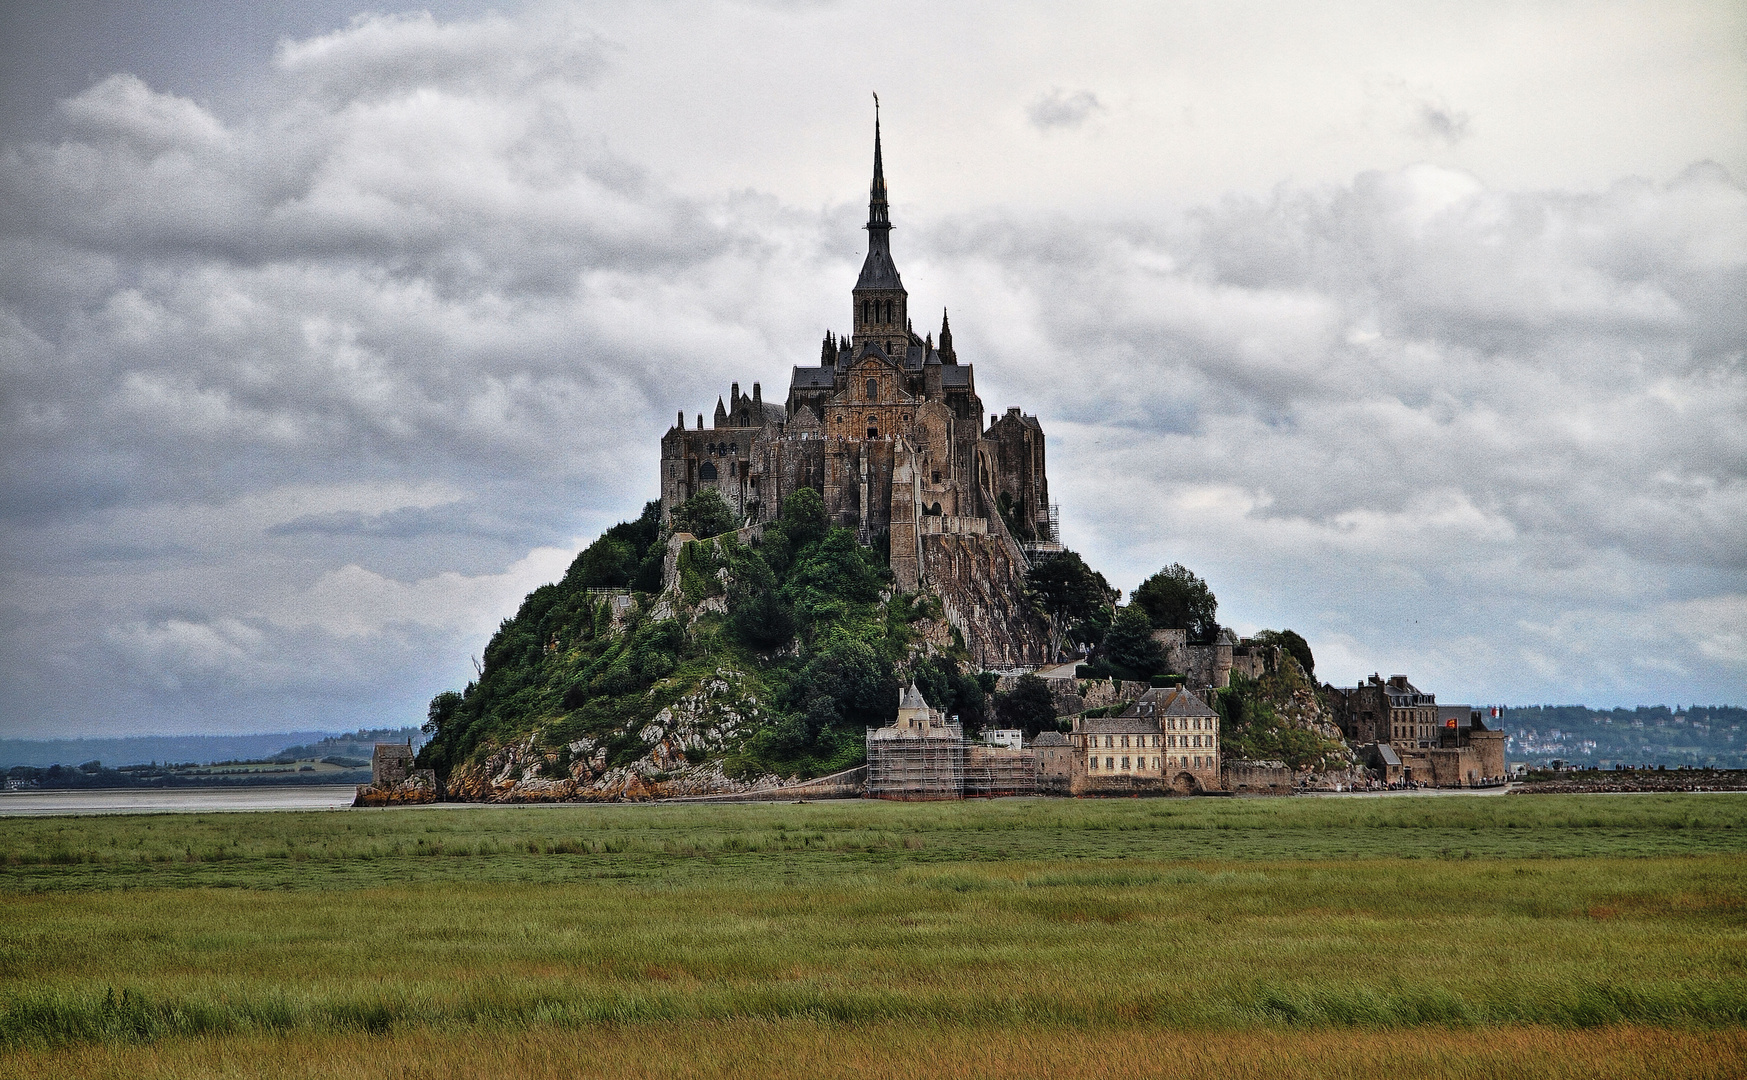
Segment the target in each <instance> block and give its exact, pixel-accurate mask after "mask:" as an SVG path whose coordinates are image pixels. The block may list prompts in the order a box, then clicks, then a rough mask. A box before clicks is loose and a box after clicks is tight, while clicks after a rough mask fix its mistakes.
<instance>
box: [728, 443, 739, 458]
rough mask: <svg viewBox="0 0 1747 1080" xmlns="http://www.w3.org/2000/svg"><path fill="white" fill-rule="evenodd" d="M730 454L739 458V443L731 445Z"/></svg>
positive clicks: (729, 445)
mask: <svg viewBox="0 0 1747 1080" xmlns="http://www.w3.org/2000/svg"><path fill="white" fill-rule="evenodd" d="M728 452H729V453H730V454H733V455H735V456H736V457H738V456H739V455H740V444H739V443H737V442H732V443H729V444H728Z"/></svg>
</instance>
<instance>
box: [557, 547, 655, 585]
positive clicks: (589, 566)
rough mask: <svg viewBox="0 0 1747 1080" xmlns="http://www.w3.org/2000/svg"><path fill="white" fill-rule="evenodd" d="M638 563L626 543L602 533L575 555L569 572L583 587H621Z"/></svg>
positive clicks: (633, 573)
mask: <svg viewBox="0 0 1747 1080" xmlns="http://www.w3.org/2000/svg"><path fill="white" fill-rule="evenodd" d="M640 562H641V559H640V558H639V555H638V552H637V551H635V550H634V549H633V548H632V547H631V545H630V544H628V543H626V542H625V541H623V540H615V539H614V538H613V537H612V536H610V535H604V534H603V535H602V536H601V537H600V538H599V539H597V540H596V541H595V542H594V543H592V544H590V545H589V546H588V547H586V548H584V549H583V550H582V554H580V555H578V556H577V557H576V562H574V563H572V564H571V573H572V574H575V575H576V584H578V585H580V586H582V587H583V588H585V589H603V588H623V587H625V586H627V585H630V584H631V582H632V580H633V579H634V578H636V576H637V569H638V566H639V564H640Z"/></svg>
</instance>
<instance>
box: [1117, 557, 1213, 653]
mask: <svg viewBox="0 0 1747 1080" xmlns="http://www.w3.org/2000/svg"><path fill="white" fill-rule="evenodd" d="M1129 600H1130V602H1131V604H1134V605H1138V606H1139V607H1140V608H1141V609H1142V610H1143V611H1145V612H1146V614H1147V618H1149V619H1151V620H1152V625H1153V627H1154V628H1155V629H1159V630H1187V631H1188V632H1189V635H1188V636H1189V640H1190V641H1192V642H1195V643H1198V644H1203V645H1205V644H1207V643H1209V642H1211V641H1213V639H1214V638H1215V637H1217V636H1218V635H1219V619H1218V615H1219V601H1218V600H1216V599H1214V596H1213V590H1212V589H1209V588H1208V587H1207V582H1205V581H1203V580H1201V579H1200V578H1199V577H1196V576H1195V573H1194V572H1193V571H1191V570H1190V569H1189V568H1188V567H1186V566H1184V565H1183V564H1182V563H1172V564H1171V565H1169V566H1167V567H1165V568H1164V569H1163V570H1160V571H1159V572H1158V573H1156V574H1154V575H1153V576H1152V577H1150V578H1147V579H1146V580H1145V581H1143V582H1141V586H1140V588H1138V589H1136V590H1134V593H1133V595H1131V596H1130V597H1129Z"/></svg>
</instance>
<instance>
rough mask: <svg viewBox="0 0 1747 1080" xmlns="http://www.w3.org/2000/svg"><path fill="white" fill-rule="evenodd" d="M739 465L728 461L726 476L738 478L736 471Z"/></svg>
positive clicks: (736, 462)
mask: <svg viewBox="0 0 1747 1080" xmlns="http://www.w3.org/2000/svg"><path fill="white" fill-rule="evenodd" d="M739 464H740V463H739V462H738V461H730V462H729V463H728V475H729V476H738V475H739V473H738V472H737V471H736V469H737V466H738V465H739Z"/></svg>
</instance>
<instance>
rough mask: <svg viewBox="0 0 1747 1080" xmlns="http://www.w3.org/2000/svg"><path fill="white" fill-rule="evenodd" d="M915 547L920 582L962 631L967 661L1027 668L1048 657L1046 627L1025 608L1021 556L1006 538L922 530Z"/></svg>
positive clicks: (1023, 562) (978, 663)
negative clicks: (918, 555)
mask: <svg viewBox="0 0 1747 1080" xmlns="http://www.w3.org/2000/svg"><path fill="white" fill-rule="evenodd" d="M921 550H922V576H923V580H924V581H925V582H926V583H927V584H928V585H929V586H931V587H932V588H933V589H934V590H935V591H936V592H937V593H938V594H939V596H940V601H941V606H942V607H943V608H944V609H945V611H946V620H947V622H949V623H951V624H952V625H953V626H954V627H956V628H957V629H958V632H959V633H960V634H962V635H964V640H965V648H966V650H967V651H968V652H969V653H970V659H971V663H973V664H975V665H977V666H978V667H981V668H985V669H987V668H1014V667H1033V666H1036V665H1038V664H1042V663H1043V662H1044V661H1045V660H1046V659H1047V658H1048V653H1049V633H1048V630H1047V629H1046V628H1045V627H1044V625H1043V623H1042V622H1040V621H1039V620H1038V618H1037V617H1036V616H1035V615H1033V614H1032V613H1031V612H1030V611H1029V610H1027V609H1026V607H1025V603H1024V598H1023V594H1022V592H1021V584H1022V579H1023V578H1024V576H1025V571H1026V570H1027V569H1028V565H1027V563H1026V561H1025V555H1024V553H1023V552H1021V551H1020V550H1019V549H1018V546H1017V545H1016V544H1014V543H1013V542H1012V540H1011V538H1010V537H1007V536H1006V535H1005V533H1004V532H1003V533H1002V534H1000V535H998V536H997V535H990V534H983V535H977V534H975V533H937V534H923V535H922V537H921Z"/></svg>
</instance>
